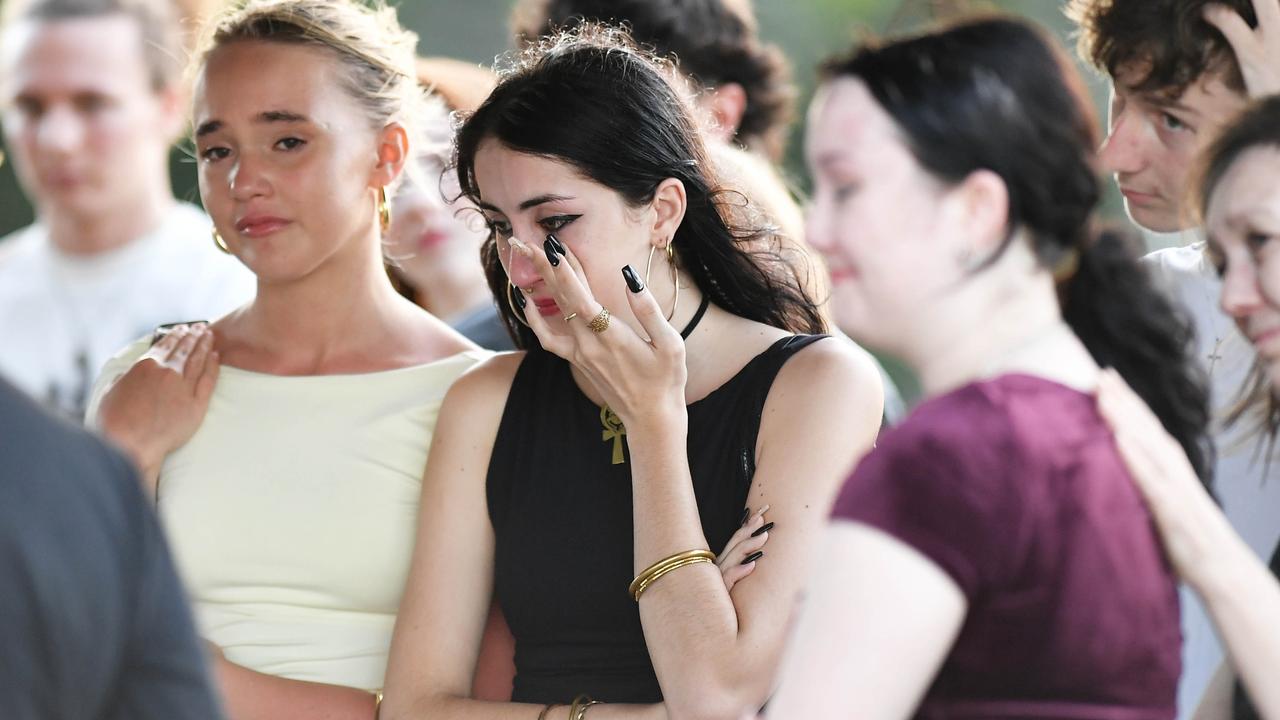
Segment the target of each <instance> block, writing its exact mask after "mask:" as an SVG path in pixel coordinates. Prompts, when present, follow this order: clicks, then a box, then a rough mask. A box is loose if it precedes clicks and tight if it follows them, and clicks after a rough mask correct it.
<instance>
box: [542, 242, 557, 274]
mask: <svg viewBox="0 0 1280 720" xmlns="http://www.w3.org/2000/svg"><path fill="white" fill-rule="evenodd" d="M542 249H543V250H545V251H546V253H547V262H549V263H551V267H560V258H559V257H557V256H556V248H555V246H554V245H552V244H551V240H550V238H548V239H547V240H546V241H545V242H543V243H542Z"/></svg>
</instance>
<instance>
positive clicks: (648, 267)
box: [644, 241, 680, 322]
mask: <svg viewBox="0 0 1280 720" xmlns="http://www.w3.org/2000/svg"><path fill="white" fill-rule="evenodd" d="M657 249H658V246H657V245H653V246H651V247H650V248H649V260H648V261H647V262H645V264H644V284H645V286H646V287H648V286H649V273H651V272H653V252H654V251H655V250H657ZM667 264H668V265H670V266H671V284H672V285H674V286H675V288H676V299H675V302H673V303H671V312H670V313H667V322H671V318H673V317H675V316H676V308H678V307H680V273H678V272H677V271H676V251H675V250H673V249H671V242H670V241H667Z"/></svg>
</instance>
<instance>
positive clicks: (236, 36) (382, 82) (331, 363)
mask: <svg viewBox="0 0 1280 720" xmlns="http://www.w3.org/2000/svg"><path fill="white" fill-rule="evenodd" d="M415 41H416V38H415V36H414V35H413V34H412V33H409V32H407V31H405V30H404V29H402V28H401V27H400V26H399V24H398V23H397V21H396V16H395V13H394V11H393V10H391V9H388V8H385V7H382V6H381V5H375V6H373V7H372V8H370V7H368V6H365V5H361V4H357V3H354V2H347V1H345V0H342V1H334V0H263V1H257V2H247V3H242V4H239V5H237V6H234V7H232V8H229V9H228V10H227V12H226V13H225V14H223V15H222V16H221V17H220V18H218V19H217V20H216V22H215V23H214V24H213V26H212V28H211V31H210V33H209V36H208V39H207V40H206V42H205V44H204V46H203V48H202V49H201V50H200V52H199V53H198V55H197V58H196V72H195V83H194V88H193V93H194V96H193V112H194V117H193V123H194V128H195V146H196V155H197V162H198V165H199V183H200V194H201V199H202V200H203V202H204V206H205V208H206V209H207V210H208V212H209V215H210V217H211V218H212V219H213V223H214V227H213V231H212V234H211V236H210V240H209V242H212V243H216V244H217V245H218V246H219V247H220V248H222V249H223V250H224V251H226V252H228V253H230V254H232V255H234V256H235V257H236V258H238V259H239V260H240V262H242V263H244V265H245V266H247V267H248V268H249V269H250V270H251V271H252V272H253V273H254V274H255V275H256V276H257V296H256V298H255V299H254V300H253V301H252V302H250V303H249V304H247V305H245V306H243V307H241V308H240V309H238V310H236V311H234V312H232V313H230V314H229V315H227V316H225V317H223V318H220V319H217V320H216V321H215V322H213V323H212V324H210V325H203V324H195V325H187V326H180V327H179V328H177V330H176V331H174V332H172V333H169V334H168V335H166V336H165V337H164V338H163V339H161V340H160V341H159V342H157V343H156V344H155V345H154V346H152V347H150V349H148V342H147V341H140V342H138V343H136V344H134V345H133V346H131V347H129V348H128V349H126V350H125V351H124V352H123V353H122V354H121V355H119V356H118V357H117V358H116V359H115V360H114V361H112V362H111V363H110V364H109V365H108V366H107V368H106V370H105V372H104V373H103V376H102V378H101V379H100V381H99V384H98V389H97V392H96V397H97V398H98V399H99V400H100V402H99V403H95V407H93V408H91V413H93V414H94V415H96V417H97V420H98V422H99V423H100V425H101V427H102V429H103V430H104V432H105V433H106V434H107V435H108V436H109V437H111V438H113V439H114V440H116V441H117V442H118V443H119V444H121V445H122V446H124V447H125V448H126V449H127V450H128V451H130V453H131V454H132V455H133V457H134V459H135V460H136V461H137V463H138V464H139V465H140V467H141V468H142V469H143V471H144V474H145V477H146V482H147V489H148V490H149V491H150V492H152V493H153V494H154V495H155V498H156V506H157V509H158V511H159V513H160V516H161V518H162V520H163V521H164V524H165V526H166V529H167V531H168V535H169V539H170V541H171V543H172V545H173V549H174V554H175V557H176V560H177V563H178V566H179V569H180V572H181V573H182V575H183V576H184V579H185V581H186V584H187V588H188V590H189V592H190V593H191V595H192V599H193V600H194V602H195V608H196V613H197V619H198V622H199V625H200V629H201V632H202V634H203V635H204V637H205V638H206V639H207V640H208V641H209V643H210V644H211V645H212V646H213V647H214V648H215V649H216V666H215V667H216V675H217V679H218V682H219V684H220V686H221V689H222V693H223V696H224V699H225V704H226V708H227V710H228V711H229V713H230V715H231V717H232V718H235V719H236V720H250V719H252V718H272V719H273V720H284V719H287V718H294V717H310V718H314V717H326V718H345V719H352V720H355V719H361V720H368V718H372V717H374V715H375V712H376V705H377V702H378V697H379V696H378V695H377V691H378V689H379V688H381V686H382V682H383V673H384V669H385V666H386V662H387V650H388V646H389V643H390V638H391V630H392V625H393V623H394V621H395V613H396V609H397V606H398V604H399V600H400V593H401V590H402V588H403V586H404V582H405V576H406V574H407V572H408V567H409V558H410V553H411V549H412V546H413V537H414V526H415V522H416V518H417V508H418V497H419V486H420V481H421V477H422V473H423V469H424V467H425V465H426V459H427V449H428V446H429V443H430V440H431V434H432V432H433V430H434V427H435V420H436V414H437V411H438V409H439V405H440V402H441V400H442V398H443V397H444V394H445V391H446V390H447V389H448V387H449V386H450V385H451V384H452V382H453V381H454V379H455V378H457V377H458V376H459V375H460V374H461V373H463V372H464V371H465V370H467V369H468V368H470V367H471V366H472V365H474V364H475V363H476V362H477V361H479V360H480V359H482V358H483V357H485V353H483V352H481V351H479V350H478V349H477V348H476V347H475V346H474V345H472V344H471V343H470V342H468V341H467V340H466V339H464V338H463V337H462V336H460V335H458V334H457V333H456V332H454V331H453V330H451V329H450V328H449V327H448V326H446V325H445V323H443V322H442V321H440V320H439V319H437V318H435V317H433V316H432V315H430V314H428V313H426V312H424V311H423V310H422V309H420V308H418V307H417V306H415V305H414V304H413V303H411V302H410V301H408V300H406V299H405V298H403V297H401V296H400V295H399V294H397V293H396V291H395V290H394V289H393V288H392V286H391V282H390V281H389V279H388V278H387V275H386V272H385V271H384V269H383V256H382V235H383V232H384V231H385V229H386V225H387V223H388V220H389V218H388V211H387V206H388V202H389V196H393V195H394V189H395V187H396V185H397V184H398V182H399V181H400V179H401V175H402V174H403V172H404V171H405V168H406V164H407V160H408V158H409V157H410V156H411V152H412V149H413V148H412V146H411V142H410V138H414V137H417V135H416V123H417V122H418V112H419V110H418V109H419V107H420V105H421V103H422V90H421V89H420V88H419V86H418V83H417V80H416V77H415V73H414V45H415ZM175 319H183V318H175ZM104 393H105V395H104Z"/></svg>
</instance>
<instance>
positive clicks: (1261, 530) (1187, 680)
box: [1144, 242, 1280, 718]
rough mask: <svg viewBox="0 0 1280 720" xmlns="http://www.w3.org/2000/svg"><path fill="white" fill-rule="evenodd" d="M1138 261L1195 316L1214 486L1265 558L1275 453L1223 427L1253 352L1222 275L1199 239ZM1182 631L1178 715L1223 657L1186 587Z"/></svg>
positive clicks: (1276, 476) (1184, 714) (1250, 435)
mask: <svg viewBox="0 0 1280 720" xmlns="http://www.w3.org/2000/svg"><path fill="white" fill-rule="evenodd" d="M1144 261H1145V262H1146V263H1147V264H1148V266H1149V267H1150V268H1151V269H1152V270H1153V271H1154V272H1155V275H1156V277H1157V279H1158V280H1159V281H1160V282H1162V283H1164V284H1165V286H1166V287H1167V288H1168V290H1169V292H1171V293H1172V295H1173V297H1174V299H1175V300H1176V301H1177V302H1178V303H1179V304H1181V305H1182V307H1183V308H1184V309H1185V310H1186V311H1187V312H1188V313H1189V314H1190V316H1191V317H1192V319H1193V320H1194V322H1195V327H1196V344H1197V353H1196V354H1197V356H1198V357H1199V359H1200V361H1201V363H1203V365H1204V367H1205V369H1206V370H1208V371H1209V395H1210V402H1211V407H1212V408H1213V410H1214V413H1213V420H1214V432H1213V439H1214V444H1215V445H1216V446H1217V449H1218V461H1217V465H1216V466H1215V469H1214V490H1215V492H1216V493H1217V495H1218V499H1219V500H1220V501H1221V502H1222V509H1223V510H1224V511H1225V512H1226V515H1227V518H1228V519H1229V520H1230V521H1231V525H1232V527H1234V528H1235V530H1236V532H1237V533H1239V534H1240V536H1241V537H1242V538H1244V540H1245V542H1247V543H1248V544H1249V547H1251V548H1252V549H1253V551H1254V552H1255V553H1256V554H1257V555H1258V557H1260V558H1262V560H1263V562H1266V561H1267V560H1268V559H1270V557H1271V553H1272V551H1273V550H1275V547H1276V542H1277V540H1280V458H1275V459H1273V460H1272V461H1271V462H1270V464H1268V463H1267V462H1266V458H1265V457H1264V456H1263V452H1265V450H1266V444H1267V440H1266V438H1265V437H1262V436H1260V435H1259V434H1257V433H1256V432H1253V431H1252V430H1251V427H1250V423H1249V422H1248V420H1247V419H1246V420H1244V421H1242V423H1241V424H1240V425H1238V426H1237V427H1234V428H1232V429H1230V430H1223V429H1222V427H1221V423H1222V420H1223V418H1224V417H1225V416H1226V415H1227V413H1229V412H1230V410H1231V409H1232V408H1233V407H1234V406H1235V405H1236V404H1237V402H1238V401H1239V399H1240V393H1241V390H1242V388H1244V387H1245V386H1246V385H1247V384H1249V381H1250V371H1251V370H1252V368H1253V363H1254V358H1255V357H1256V354H1255V353H1254V351H1253V346H1251V345H1250V344H1249V341H1248V339H1247V338H1245V337H1244V336H1243V335H1242V334H1241V333H1240V331H1239V329H1238V328H1237V327H1236V324H1235V322H1234V321H1232V319H1231V318H1230V317H1228V316H1227V315H1226V314H1225V313H1223V312H1222V310H1221V309H1220V306H1219V302H1218V301H1219V298H1220V297H1221V295H1222V280H1221V279H1220V278H1219V277H1218V273H1217V271H1216V270H1215V269H1214V268H1213V266H1212V265H1210V263H1209V262H1208V260H1207V259H1206V258H1205V254H1204V243H1203V242H1196V243H1194V244H1192V245H1189V246H1187V247H1174V248H1167V249H1165V250H1158V251H1156V252H1153V253H1151V254H1150V255H1148V256H1147V257H1146V258H1144ZM1182 633H1183V645H1182V681H1181V683H1180V684H1179V686H1178V716H1179V717H1180V718H1189V717H1191V714H1192V713H1193V712H1194V711H1195V709H1196V706H1197V705H1198V704H1199V702H1200V697H1201V696H1202V695H1203V694H1204V690H1205V686H1206V685H1208V682H1209V678H1210V677H1212V676H1213V672H1214V671H1215V670H1216V669H1217V667H1218V665H1219V663H1221V662H1222V659H1223V651H1222V645H1221V643H1220V642H1219V640H1218V636H1217V634H1216V633H1215V631H1214V628H1213V624H1212V622H1211V621H1210V620H1209V616H1208V614H1207V613H1206V612H1205V610H1204V607H1203V606H1202V605H1201V604H1200V601H1199V599H1198V598H1196V597H1195V594H1194V593H1192V592H1191V591H1190V590H1189V589H1188V588H1186V587H1184V588H1183V590H1182Z"/></svg>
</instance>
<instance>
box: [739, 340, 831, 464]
mask: <svg viewBox="0 0 1280 720" xmlns="http://www.w3.org/2000/svg"><path fill="white" fill-rule="evenodd" d="M826 337H830V336H829V335H790V336H787V337H784V338H782V339H781V340H778V341H777V342H776V343H774V344H773V345H771V346H770V347H769V349H768V350H765V351H764V352H762V353H760V354H759V355H757V356H756V357H755V358H754V359H752V361H751V362H750V363H749V364H748V367H747V368H746V369H745V370H744V372H743V375H744V376H745V377H743V378H742V380H743V388H744V392H745V393H747V394H748V397H746V398H744V399H745V400H747V405H746V407H749V408H750V412H749V413H747V414H746V416H745V417H744V418H743V422H742V435H741V438H742V440H741V441H742V448H743V457H742V463H743V470H744V471H745V472H746V475H747V479H748V481H749V479H750V477H751V476H754V475H755V469H756V468H755V447H756V442H757V440H758V438H759V435H760V421H761V419H762V418H763V417H764V404H765V401H767V400H768V399H769V391H770V390H771V389H773V381H774V380H776V379H777V377H778V373H779V372H781V371H782V366H783V365H785V364H786V363H787V361H788V360H790V359H791V357H792V356H794V355H795V354H796V353H798V352H800V351H801V350H803V349H805V348H807V347H809V346H810V345H812V344H813V343H815V342H817V341H819V340H822V339H823V338H826Z"/></svg>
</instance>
